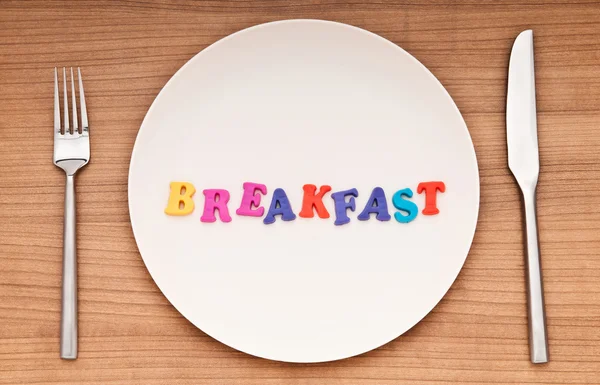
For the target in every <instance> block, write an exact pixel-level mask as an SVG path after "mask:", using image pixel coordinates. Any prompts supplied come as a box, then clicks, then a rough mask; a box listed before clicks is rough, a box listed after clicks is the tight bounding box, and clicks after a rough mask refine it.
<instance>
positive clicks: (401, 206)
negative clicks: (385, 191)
mask: <svg viewBox="0 0 600 385" xmlns="http://www.w3.org/2000/svg"><path fill="white" fill-rule="evenodd" d="M405 196H406V197H409V198H412V196H413V192H412V190H411V189H409V188H405V189H404V190H399V191H396V193H395V194H394V196H393V197H392V204H393V205H394V207H395V208H397V209H398V210H402V211H404V212H406V213H407V214H408V215H402V214H400V213H395V214H394V218H395V219H396V220H397V221H398V222H400V223H408V222H410V221H412V220H413V219H415V218H416V217H417V214H418V213H419V208H418V207H417V205H416V204H414V203H413V202H411V201H409V200H406V199H403V198H402V197H405Z"/></svg>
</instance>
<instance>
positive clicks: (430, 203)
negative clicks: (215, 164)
mask: <svg viewBox="0 0 600 385" xmlns="http://www.w3.org/2000/svg"><path fill="white" fill-rule="evenodd" d="M438 190H439V191H441V192H444V191H446V185H445V184H444V182H423V183H419V186H418V187H417V192H418V193H419V194H420V193H422V192H423V191H425V208H424V209H423V215H435V214H437V213H439V212H440V210H438V208H437V206H436V196H437V192H438Z"/></svg>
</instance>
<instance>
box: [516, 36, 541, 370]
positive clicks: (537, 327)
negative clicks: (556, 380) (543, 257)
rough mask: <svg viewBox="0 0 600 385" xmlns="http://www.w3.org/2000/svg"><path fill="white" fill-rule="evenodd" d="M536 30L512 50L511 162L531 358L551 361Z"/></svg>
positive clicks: (537, 361) (517, 43)
mask: <svg viewBox="0 0 600 385" xmlns="http://www.w3.org/2000/svg"><path fill="white" fill-rule="evenodd" d="M534 67H535V66H534V57H533V31H531V30H526V31H523V32H521V33H520V34H519V36H517V38H516V39H515V42H514V44H513V47H512V51H511V54H510V63H509V68H508V91H507V98H506V141H507V145H508V166H509V168H510V170H511V172H512V173H513V175H514V177H515V179H516V180H517V183H518V184H519V187H520V188H521V192H522V196H523V203H524V209H525V238H526V247H525V249H526V268H527V273H526V276H527V308H528V320H529V350H530V356H531V362H533V363H536V364H537V363H545V362H548V337H547V330H546V312H545V309H544V291H543V285H542V270H541V263H540V249H539V242H538V229H537V218H536V187H537V181H538V176H539V172H540V162H539V149H538V139H537V118H536V102H535V68H534Z"/></svg>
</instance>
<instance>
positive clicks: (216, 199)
mask: <svg viewBox="0 0 600 385" xmlns="http://www.w3.org/2000/svg"><path fill="white" fill-rule="evenodd" d="M202 193H203V194H204V196H205V197H206V198H205V200H204V212H203V213H202V216H201V217H200V221H201V222H214V221H216V220H217V218H216V217H215V210H219V216H220V217H221V221H222V222H231V217H230V216H229V209H228V208H227V202H229V191H227V190H220V189H213V190H203V191H202Z"/></svg>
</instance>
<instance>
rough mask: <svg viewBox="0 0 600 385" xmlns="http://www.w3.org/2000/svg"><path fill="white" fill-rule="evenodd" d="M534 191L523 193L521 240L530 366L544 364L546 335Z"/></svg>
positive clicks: (546, 343) (546, 354) (546, 346)
mask: <svg viewBox="0 0 600 385" xmlns="http://www.w3.org/2000/svg"><path fill="white" fill-rule="evenodd" d="M535 195H536V193H535V187H534V188H532V189H530V190H529V189H527V190H523V202H524V205H525V236H526V245H527V246H526V259H527V261H526V262H527V263H526V266H527V307H528V319H529V350H530V354H531V362H533V363H534V364H542V363H546V362H548V336H547V332H546V312H545V310H544V290H543V287H542V269H541V263H540V245H539V242H538V228H537V219H536V198H535Z"/></svg>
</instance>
